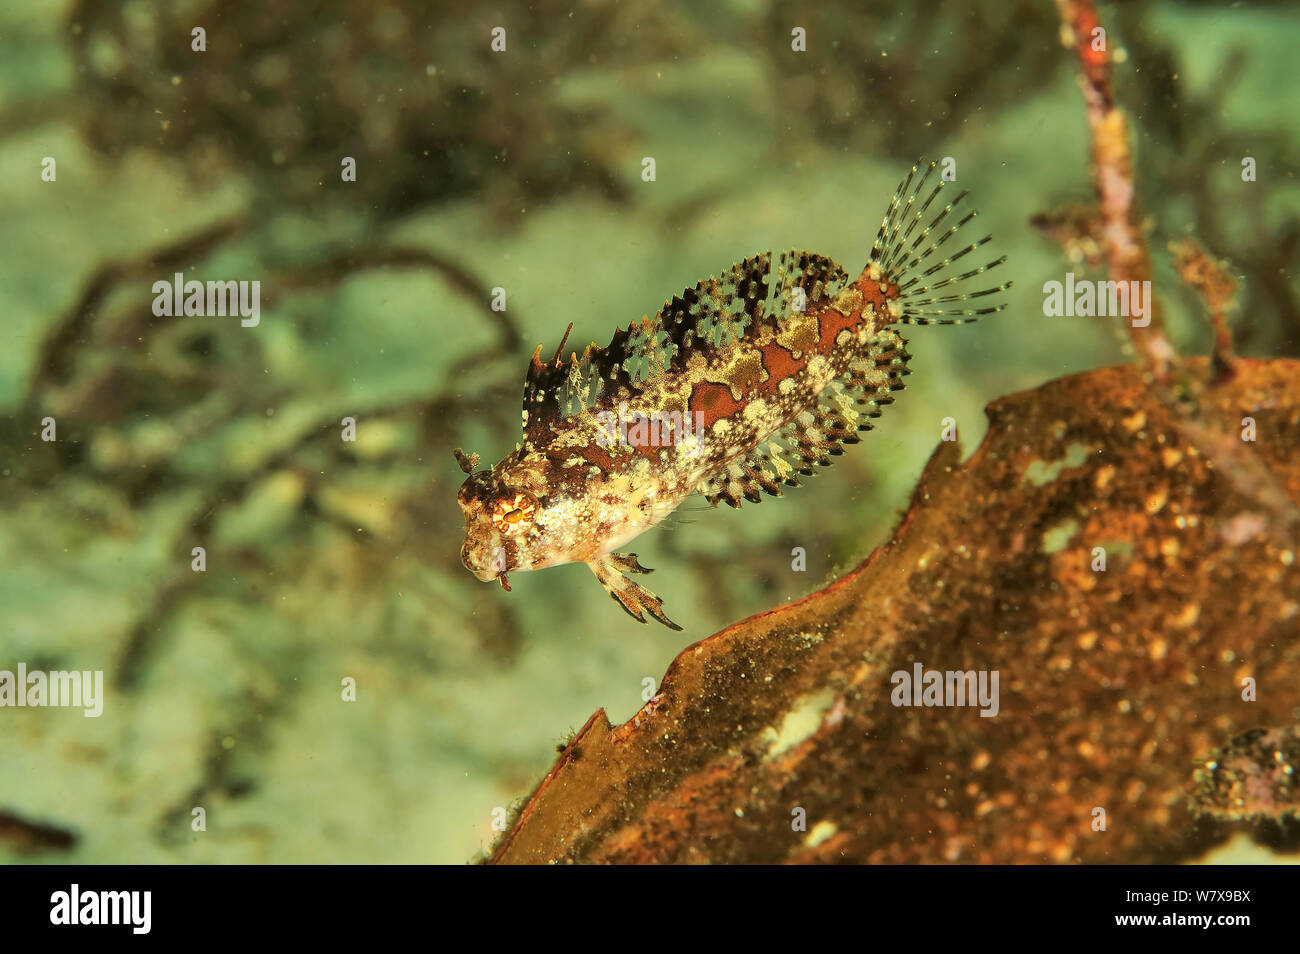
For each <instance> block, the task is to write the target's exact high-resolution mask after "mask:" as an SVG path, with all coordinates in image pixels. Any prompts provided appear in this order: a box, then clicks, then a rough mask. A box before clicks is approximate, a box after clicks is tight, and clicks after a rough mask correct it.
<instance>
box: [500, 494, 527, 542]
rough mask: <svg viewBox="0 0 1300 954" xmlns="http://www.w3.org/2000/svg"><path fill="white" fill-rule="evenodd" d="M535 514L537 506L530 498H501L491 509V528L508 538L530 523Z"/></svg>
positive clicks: (521, 495) (518, 496)
mask: <svg viewBox="0 0 1300 954" xmlns="http://www.w3.org/2000/svg"><path fill="white" fill-rule="evenodd" d="M535 513H537V504H536V503H534V502H533V500H532V498H531V497H528V496H525V495H524V494H514V495H513V496H510V497H502V498H501V499H500V500H498V501H497V502H496V503H495V504H494V505H493V507H492V516H491V520H492V526H493V527H495V528H496V529H497V530H498V531H499V532H501V533H504V534H506V535H507V536H509V535H511V534H515V533H518V532H519V531H521V530H523V529H524V528H525V527H527V526H528V525H529V524H530V523H532V520H533V515H534V514H535Z"/></svg>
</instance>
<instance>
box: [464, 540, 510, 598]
mask: <svg viewBox="0 0 1300 954" xmlns="http://www.w3.org/2000/svg"><path fill="white" fill-rule="evenodd" d="M473 555H474V551H473V550H472V549H471V548H470V545H469V541H466V542H465V545H464V546H463V547H461V550H460V562H461V563H463V564H464V565H465V569H467V570H469V571H470V572H471V573H473V574H474V576H475V577H476V578H478V579H479V580H480V581H481V582H483V583H491V582H492V581H493V580H496V581H497V582H498V583H500V584H501V587H502V589H504V590H507V591H509V589H510V581H509V580H508V579H506V573H507V571H506V570H498V569H496V568H494V567H493V566H492V563H491V561H488V562H484V563H480V562H477V561H475V560H473V559H472V557H473Z"/></svg>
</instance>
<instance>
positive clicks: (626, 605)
mask: <svg viewBox="0 0 1300 954" xmlns="http://www.w3.org/2000/svg"><path fill="white" fill-rule="evenodd" d="M587 566H589V567H591V572H592V573H595V574H596V579H598V580H599V581H600V585H601V586H603V587H604V588H605V592H606V593H608V594H609V595H610V596H611V597H612V598H613V600H614V602H615V603H617V604H618V605H619V606H621V607H623V609H624V610H625V611H626V612H627V614H628V615H629V616H631V617H632V618H633V619H635V620H636V621H637V622H638V623H644V622H645V621H646V618H645V616H643V615H642V612H646V613H649V614H650V615H651V616H653V617H654V618H655V619H657V620H659V622H661V623H663V624H664V625H665V626H667V627H668V628H669V629H675V630H678V631H679V632H680V630H681V627H680V626H678V625H677V624H676V623H674V622H673V621H672V620H670V619H669V618H668V617H667V616H665V615H664V610H663V606H664V602H663V600H661V599H660V598H659V597H657V596H655V595H654V594H653V593H651V592H650V591H649V590H647V589H646V588H645V587H644V586H642V585H641V584H640V583H637V582H636V581H634V580H632V579H630V578H629V577H628V576H627V574H629V573H653V572H654V571H653V570H650V569H647V568H646V567H643V566H642V565H641V564H640V563H638V562H637V558H636V554H635V553H606V554H603V555H601V556H600V557H598V558H596V559H595V560H591V561H588V563H587Z"/></svg>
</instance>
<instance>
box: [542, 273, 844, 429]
mask: <svg viewBox="0 0 1300 954" xmlns="http://www.w3.org/2000/svg"><path fill="white" fill-rule="evenodd" d="M848 281H849V276H848V274H847V273H846V272H845V271H844V269H843V268H841V267H840V266H839V265H837V264H836V263H835V262H834V261H832V260H831V259H829V258H826V257H825V256H823V255H817V254H814V253H812V252H807V251H798V250H791V251H787V252H783V253H781V255H780V256H779V257H778V258H777V262H776V267H775V268H773V266H772V253H771V252H764V253H763V254H761V255H755V256H754V257H752V258H747V259H745V260H744V261H741V262H737V263H736V264H735V265H732V266H731V267H730V268H729V269H727V270H726V271H724V272H723V273H722V275H721V276H719V277H711V278H707V279H705V280H704V281H702V282H699V283H697V284H696V285H695V286H694V287H693V288H688V289H686V290H685V291H684V292H682V294H680V295H676V296H674V297H673V298H671V299H669V300H668V301H667V302H665V303H664V305H663V307H662V308H660V309H659V312H658V313H657V314H656V315H655V316H654V317H653V318H642V319H641V321H639V322H634V323H633V324H632V325H630V326H629V327H628V328H627V329H626V330H624V329H622V328H619V329H616V330H615V332H614V336H613V337H612V338H611V339H610V342H609V344H607V345H606V346H605V347H603V348H599V347H597V346H596V345H595V344H594V343H593V344H591V345H588V346H587V348H586V349H585V350H584V351H583V353H582V355H581V356H578V355H577V354H573V355H571V356H570V360H569V363H568V364H567V365H565V364H564V363H563V362H562V361H561V360H560V353H561V351H562V349H563V347H564V341H561V342H560V350H557V351H556V357H555V360H554V361H552V362H550V363H548V364H543V363H542V361H541V354H542V349H541V347H540V346H539V347H538V349H537V351H536V352H535V353H534V355H533V360H532V363H531V364H530V366H529V369H528V377H527V379H526V380H525V382H524V411H526V412H527V415H528V417H527V420H526V423H525V426H524V436H525V438H526V439H528V440H530V441H532V442H540V441H543V440H545V437H546V433H545V432H546V429H547V428H548V427H551V426H553V425H556V424H559V423H560V422H562V421H564V420H565V419H568V418H572V417H573V416H574V415H576V414H578V413H580V412H581V411H583V410H586V409H591V408H595V407H597V406H598V405H607V406H609V407H611V408H612V407H613V406H615V405H616V404H617V403H618V402H619V401H620V400H626V399H627V398H629V397H630V396H632V395H634V394H635V393H636V392H637V391H639V390H641V389H642V388H644V387H645V386H646V385H647V383H648V382H651V381H654V380H655V379H657V378H658V377H659V375H661V374H665V373H670V372H673V371H681V370H682V369H684V368H685V367H686V364H687V362H688V361H689V360H690V358H691V357H692V356H693V355H697V354H700V355H704V356H706V357H707V356H709V355H712V354H714V353H716V352H718V351H720V350H722V349H725V348H728V347H731V346H732V345H734V344H735V343H736V342H737V341H739V340H741V339H745V338H749V339H751V340H752V339H754V338H756V337H758V336H759V335H761V334H763V333H764V332H766V331H769V330H774V329H779V327H780V324H781V322H782V321H784V320H785V319H787V318H788V317H789V316H790V315H791V314H792V312H793V311H794V308H795V306H796V305H800V306H802V307H803V308H804V309H807V308H810V307H813V306H815V305H817V304H819V303H821V302H824V301H828V300H829V299H831V298H833V297H834V296H835V295H836V294H838V293H839V292H840V290H841V289H843V288H844V287H845V286H846V284H847V283H848ZM799 289H801V290H802V294H800V293H799V291H797V290H799ZM570 327H572V326H570ZM567 338H568V332H567V331H566V332H565V340H567Z"/></svg>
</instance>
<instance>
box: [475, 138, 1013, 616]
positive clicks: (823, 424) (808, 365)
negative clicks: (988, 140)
mask: <svg viewBox="0 0 1300 954" xmlns="http://www.w3.org/2000/svg"><path fill="white" fill-rule="evenodd" d="M922 166H923V164H922V163H918V164H917V165H915V166H913V167H912V170H911V172H910V173H908V175H907V178H906V179H904V181H903V182H902V184H901V185H900V186H899V188H898V190H897V191H896V192H895V193H894V197H893V199H892V200H891V201H890V203H889V209H888V211H887V212H886V213H885V218H884V221H883V223H882V224H881V226H880V231H879V233H878V234H877V237H876V241H875V244H874V246H873V247H872V250H871V257H870V259H869V260H868V261H867V263H866V266H865V267H864V268H863V269H862V271H861V272H860V273H859V274H858V275H857V276H856V277H850V276H849V274H848V273H847V272H845V270H844V269H843V268H841V267H840V266H839V265H837V264H836V263H835V262H833V261H831V260H830V259H828V258H825V257H823V256H821V255H815V254H813V253H811V252H805V251H789V252H784V253H782V254H780V255H776V256H774V255H773V254H772V253H771V252H764V253H763V254H761V255H756V256H755V257H753V258H747V259H745V260H744V261H743V262H740V263H738V264H736V265H733V266H732V267H731V268H730V269H729V270H727V271H726V272H724V273H723V274H722V276H721V277H720V278H709V279H707V280H705V281H702V282H700V283H699V284H698V285H696V286H695V287H694V288H688V289H687V290H686V291H685V292H684V293H683V294H682V295H680V296H678V297H674V298H673V299H671V300H670V301H668V302H666V303H665V304H664V306H663V308H662V309H660V311H659V313H658V314H657V315H655V316H654V317H653V318H643V319H642V320H641V321H639V322H634V323H633V324H632V325H630V326H629V327H628V328H627V330H623V329H618V330H616V331H615V333H614V337H613V339H612V340H611V341H610V343H609V344H608V345H606V346H605V347H604V348H598V347H597V346H596V344H595V343H594V342H593V343H592V344H591V345H590V346H588V347H587V348H586V349H585V350H584V351H583V352H582V354H581V356H579V355H578V354H576V353H571V354H570V356H569V360H568V362H567V363H566V362H565V361H563V360H562V357H561V356H562V354H563V351H564V344H565V342H566V341H567V340H568V336H569V331H571V330H572V329H573V325H572V324H570V325H569V329H568V330H567V331H565V333H564V338H563V339H561V341H560V346H559V347H558V348H557V349H556V351H555V357H554V358H553V359H552V360H551V361H549V362H546V363H543V362H542V361H541V353H542V348H541V346H540V345H539V346H538V348H537V351H536V352H535V353H534V354H533V360H532V364H531V366H530V367H529V369H528V374H527V378H526V379H525V382H524V408H523V442H522V443H520V444H518V445H517V446H516V448H515V450H514V453H512V454H510V455H508V456H507V457H506V458H504V459H503V460H502V461H501V462H500V463H498V464H497V465H496V466H495V467H493V468H492V469H491V470H477V469H476V468H477V467H478V461H479V458H478V455H477V454H466V453H464V452H463V451H462V450H461V449H460V448H457V449H456V451H455V453H456V459H457V460H458V461H459V463H460V466H461V469H462V470H463V471H464V472H465V473H466V474H468V475H469V477H468V479H467V480H466V481H465V483H464V484H463V485H462V486H461V488H460V493H459V494H458V501H459V503H460V507H461V510H462V511H464V514H465V544H464V546H463V547H462V548H461V560H462V561H463V562H464V564H465V566H466V568H467V569H469V570H470V572H472V573H473V574H474V575H475V576H477V577H478V578H479V579H480V580H484V581H491V580H498V581H499V582H500V583H501V585H502V586H503V587H504V588H505V589H507V590H508V589H510V584H509V581H508V580H507V578H506V574H507V573H508V572H510V571H513V570H520V571H523V570H538V569H541V568H543V567H548V566H556V565H558V564H562V563H574V562H581V563H586V564H587V566H589V567H590V568H591V570H592V572H593V573H594V574H595V575H596V579H597V580H599V581H600V583H601V585H602V586H603V587H604V588H605V590H606V591H607V592H608V593H609V595H610V596H611V597H613V599H614V601H615V602H616V603H618V604H619V606H621V607H623V609H624V610H626V611H627V612H628V613H629V614H631V615H632V616H633V617H634V618H635V619H637V620H639V621H640V622H642V623H644V622H645V621H646V619H645V615H644V614H645V613H649V614H650V615H651V616H653V617H654V618H655V619H657V620H658V621H659V622H661V623H663V624H664V625H665V626H669V627H671V628H672V629H681V627H680V626H678V625H677V624H676V623H674V622H673V621H672V620H670V619H669V618H668V617H667V616H666V615H665V614H664V611H663V601H662V600H660V599H659V597H657V596H655V595H654V594H653V593H652V592H650V591H649V590H648V589H646V588H645V587H644V586H642V585H641V584H640V583H638V582H637V581H635V580H633V579H632V577H631V575H632V574H644V573H649V572H651V571H650V570H648V569H646V568H645V567H643V566H642V565H641V564H640V563H639V562H638V561H637V555H636V554H635V553H619V552H615V551H617V550H618V549H619V548H620V547H622V546H624V545H625V544H626V543H628V542H629V541H630V540H632V539H633V538H634V537H636V536H638V535H639V534H641V533H643V532H644V531H645V530H647V529H649V528H650V527H653V526H654V525H655V524H657V523H659V521H661V520H663V519H664V518H665V517H667V516H668V515H669V514H670V513H672V512H673V510H675V509H676V508H677V506H678V505H679V504H681V503H682V501H684V500H685V499H686V498H687V497H689V496H690V495H691V494H692V493H695V492H696V491H699V492H700V493H701V494H703V496H704V497H705V499H706V500H708V501H709V502H710V503H711V504H713V505H714V506H717V504H718V503H719V502H726V503H727V504H729V505H731V506H732V507H739V506H740V502H741V500H742V499H743V500H748V501H750V502H752V503H758V502H759V501H760V500H762V499H763V498H762V494H764V493H766V494H770V495H772V496H777V497H779V496H781V491H782V487H783V486H790V487H797V486H799V478H800V477H801V476H810V475H811V474H813V473H814V467H815V466H823V467H824V466H828V465H829V464H830V463H831V457H832V456H834V455H838V454H841V453H843V446H842V445H844V444H856V443H857V442H858V440H859V438H858V432H860V431H868V430H871V426H872V425H871V420H872V419H873V418H876V417H879V416H880V415H881V413H882V411H883V409H884V408H885V407H887V406H888V405H890V404H892V403H893V401H894V394H895V393H896V392H898V391H901V390H902V389H903V378H904V376H905V375H907V374H908V373H909V371H908V368H907V361H908V357H909V356H908V353H907V351H906V345H907V341H906V340H905V339H904V338H902V337H901V336H900V335H899V334H898V332H897V331H896V330H895V329H894V328H893V327H892V326H894V325H904V324H914V325H934V324H940V325H952V324H963V323H965V322H969V321H973V320H975V319H976V318H978V317H980V316H982V315H988V314H992V313H994V312H997V311H1001V310H1002V309H1003V308H1004V307H1006V306H1005V303H1001V304H988V305H985V306H983V307H980V305H981V302H980V301H979V299H987V296H990V295H996V294H998V293H1000V292H1002V291H1005V290H1006V289H1007V288H1010V287H1011V283H1010V282H1006V283H1005V284H1001V285H997V286H994V287H989V288H983V289H981V290H979V291H961V290H960V289H959V287H958V283H961V282H965V281H966V280H968V279H972V278H975V277H976V276H979V275H982V274H983V273H984V272H986V271H988V270H989V269H991V268H994V267H995V266H998V265H1001V264H1003V263H1004V262H1005V261H1006V256H1005V255H1004V256H1002V257H1001V258H998V259H996V260H994V261H991V262H988V263H986V264H978V265H974V266H973V267H968V266H971V263H970V261H969V260H967V259H966V256H968V255H970V254H972V253H974V252H976V251H977V250H978V249H979V248H980V247H981V246H982V245H984V244H985V243H986V242H988V241H989V240H990V238H991V237H990V236H985V237H984V238H982V239H980V240H979V241H976V242H971V243H969V244H962V240H958V241H957V242H956V243H954V244H951V245H950V244H949V242H950V240H951V239H953V237H954V236H956V235H957V234H958V232H959V230H961V228H962V227H963V226H965V225H966V224H967V223H968V222H970V220H971V219H973V218H974V217H975V212H974V211H970V212H966V213H965V214H964V215H963V214H962V213H961V212H957V211H955V210H956V208H957V206H958V205H959V204H960V203H961V202H962V200H963V199H964V198H965V197H966V194H967V193H966V192H964V191H963V192H962V193H961V194H960V195H958V196H956V197H955V198H953V200H952V201H951V202H947V203H945V202H941V201H940V202H939V203H938V204H937V205H936V201H937V200H938V199H939V196H940V195H941V194H942V193H943V190H944V183H943V181H942V179H940V180H939V181H938V182H937V183H936V184H935V185H934V187H933V189H932V190H931V191H929V193H928V194H927V193H926V187H927V183H928V182H929V180H930V176H931V174H932V173H933V172H934V170H935V164H934V163H929V164H928V166H926V167H925V170H924V172H921V169H922ZM958 262H960V263H961V264H960V265H959V264H957V263H958Z"/></svg>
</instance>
